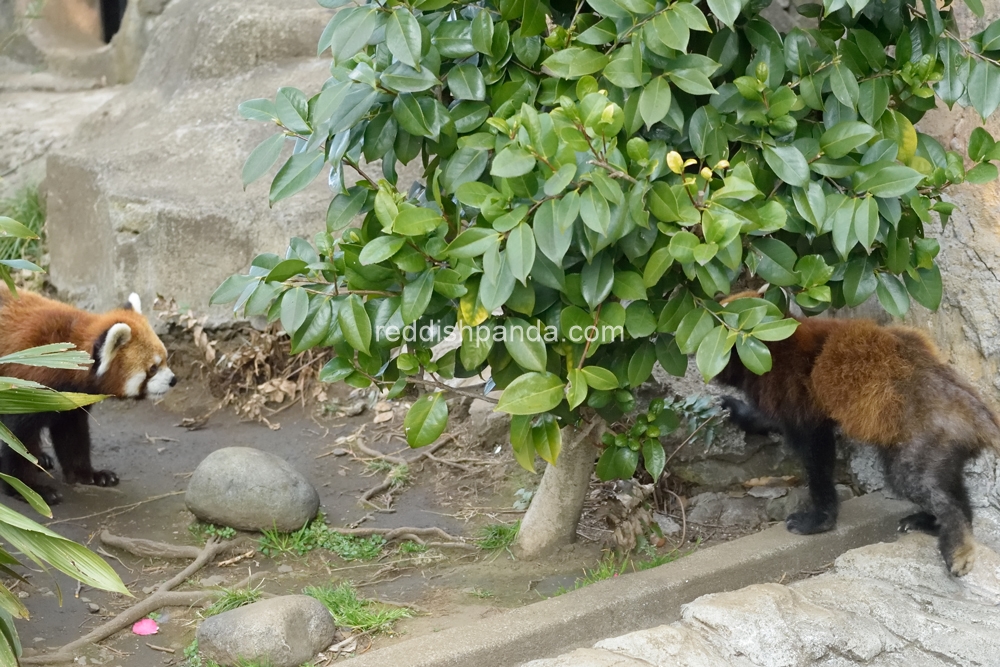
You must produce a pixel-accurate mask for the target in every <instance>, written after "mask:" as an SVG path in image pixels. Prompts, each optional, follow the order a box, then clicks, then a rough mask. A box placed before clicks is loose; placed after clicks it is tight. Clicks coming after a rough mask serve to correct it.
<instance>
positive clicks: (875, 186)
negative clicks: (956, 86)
mask: <svg viewBox="0 0 1000 667" xmlns="http://www.w3.org/2000/svg"><path fill="white" fill-rule="evenodd" d="M998 83H1000V82H998ZM922 180H924V175H923V174H921V173H920V172H919V171H917V170H916V169H911V168H910V167H904V166H902V165H889V166H878V167H877V168H875V169H872V170H859V171H857V172H855V178H854V189H855V191H857V192H859V193H861V192H870V193H871V194H873V195H875V196H876V197H886V198H888V197H899V196H901V195H904V194H906V193H907V192H909V191H910V190H912V189H913V188H915V187H917V185H918V184H919V183H920V182H921V181H922Z"/></svg>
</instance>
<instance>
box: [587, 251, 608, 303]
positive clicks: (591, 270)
mask: <svg viewBox="0 0 1000 667" xmlns="http://www.w3.org/2000/svg"><path fill="white" fill-rule="evenodd" d="M614 279H615V262H614V259H612V256H611V254H610V253H607V252H602V253H599V254H598V255H597V257H595V258H594V261H592V262H590V263H589V264H584V266H583V270H582V271H581V272H580V290H581V292H582V293H583V300H584V301H586V302H587V305H588V306H590V308H591V310H596V309H597V306H599V305H600V304H601V303H603V302H604V300H605V299H607V298H608V295H609V294H611V287H612V285H613V284H614Z"/></svg>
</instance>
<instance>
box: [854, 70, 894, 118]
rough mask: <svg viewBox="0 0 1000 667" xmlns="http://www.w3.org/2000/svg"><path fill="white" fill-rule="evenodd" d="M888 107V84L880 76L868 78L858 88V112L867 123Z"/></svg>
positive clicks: (880, 115) (878, 116)
mask: <svg viewBox="0 0 1000 667" xmlns="http://www.w3.org/2000/svg"><path fill="white" fill-rule="evenodd" d="M888 108H889V84H888V83H886V80H885V79H884V78H882V77H879V78H877V79H869V80H868V81H865V82H863V83H862V84H861V85H860V86H859V88H858V112H859V113H860V114H861V117H862V118H864V119H865V121H866V122H867V123H868V124H869V125H873V124H874V123H875V121H877V120H878V119H879V118H881V117H882V114H884V113H885V110H886V109H888Z"/></svg>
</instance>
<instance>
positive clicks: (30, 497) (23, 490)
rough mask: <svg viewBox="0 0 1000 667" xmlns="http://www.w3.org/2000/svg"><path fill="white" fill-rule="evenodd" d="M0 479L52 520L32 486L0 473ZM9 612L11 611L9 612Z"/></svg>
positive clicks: (33, 507) (46, 505) (46, 507)
mask: <svg viewBox="0 0 1000 667" xmlns="http://www.w3.org/2000/svg"><path fill="white" fill-rule="evenodd" d="M0 479H2V480H3V481H5V482H7V483H8V484H10V486H11V487H12V488H13V489H14V490H15V491H17V492H18V494H20V496H21V497H22V498H24V500H25V501H26V502H27V503H28V505H30V506H31V509H33V510H35V511H36V512H38V513H39V514H41V515H42V516H44V517H47V518H49V519H51V518H52V510H51V509H49V506H48V504H47V503H46V502H45V501H44V500H43V499H42V497H41V496H40V495H38V494H37V493H36V492H35V491H34V490H33V489H32V488H31V487H30V486H28V485H27V484H25V483H24V482H22V481H21V480H19V479H18V478H17V477H11V476H10V475H4V474H3V473H0ZM8 611H9V610H8Z"/></svg>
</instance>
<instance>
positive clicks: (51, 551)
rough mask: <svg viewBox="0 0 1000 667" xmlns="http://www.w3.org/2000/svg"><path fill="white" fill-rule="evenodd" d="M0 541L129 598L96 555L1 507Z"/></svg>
mask: <svg viewBox="0 0 1000 667" xmlns="http://www.w3.org/2000/svg"><path fill="white" fill-rule="evenodd" d="M0 538H2V539H3V540H4V541H5V542H6V543H7V544H9V545H10V546H11V547H13V548H14V549H16V550H18V551H20V552H21V553H23V554H24V555H25V556H27V557H28V558H30V559H31V560H32V561H34V562H35V563H38V564H42V563H48V564H50V565H52V566H53V567H54V568H56V569H57V570H59V571H60V572H64V573H65V574H67V575H69V576H71V577H73V578H74V579H76V580H77V581H82V582H83V583H84V584H85V585H87V586H93V587H94V588H100V589H103V590H106V591H112V592H114V593H121V594H122V595H126V596H129V597H131V595H132V594H131V593H130V592H129V590H128V589H127V588H126V587H125V585H124V584H123V583H122V581H121V579H120V578H119V577H118V575H117V574H116V573H115V571H114V570H112V569H111V567H110V566H109V565H108V564H107V563H105V562H104V561H103V560H101V558H100V557H98V556H97V554H95V553H93V552H91V551H89V550H88V549H86V548H84V547H82V546H80V545H79V544H76V543H75V542H71V541H70V540H67V539H66V538H64V537H61V536H59V535H57V534H56V533H54V532H52V531H51V530H49V529H48V528H46V527H44V526H42V525H40V524H38V523H35V522H34V521H32V520H31V519H29V518H27V517H25V516H22V515H21V514H19V513H17V512H15V511H14V510H12V509H10V508H9V507H6V506H5V505H0Z"/></svg>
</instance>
